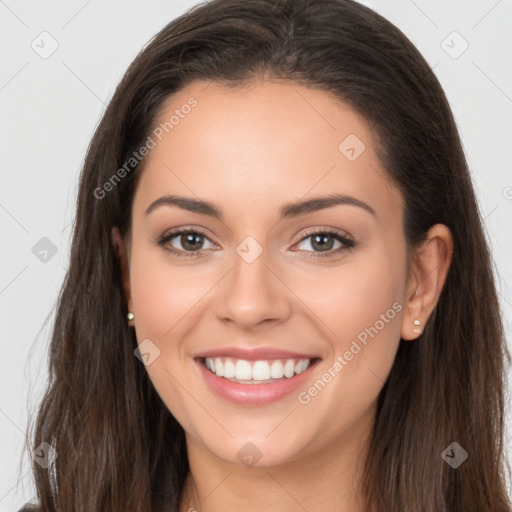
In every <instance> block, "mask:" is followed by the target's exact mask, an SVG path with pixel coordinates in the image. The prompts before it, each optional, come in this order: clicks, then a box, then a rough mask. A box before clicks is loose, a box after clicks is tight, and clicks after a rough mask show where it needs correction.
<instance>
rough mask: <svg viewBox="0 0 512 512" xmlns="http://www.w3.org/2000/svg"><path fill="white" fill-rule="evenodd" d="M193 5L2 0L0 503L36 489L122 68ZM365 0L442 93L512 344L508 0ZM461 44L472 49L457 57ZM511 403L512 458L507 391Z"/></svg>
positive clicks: (511, 32)
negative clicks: (89, 175)
mask: <svg viewBox="0 0 512 512" xmlns="http://www.w3.org/2000/svg"><path fill="white" fill-rule="evenodd" d="M196 3H197V2H196V1H194V0H166V1H164V0H151V1H147V2H135V1H124V2H121V1H120V0H118V1H115V0H107V1H103V2H99V1H98V0H89V1H84V0H73V1H67V2H65V1H64V0H56V1H50V2H25V3H21V2H15V1H14V0H5V1H4V0H0V52H1V59H2V60H1V62H2V65H1V69H0V107H1V112H2V114H1V118H0V119H1V123H0V127H1V128H0V129H1V134H0V136H1V140H2V152H1V167H0V168H1V172H2V186H1V189H0V224H1V236H2V251H1V253H0V254H1V264H0V311H1V315H2V336H3V339H2V348H3V350H2V358H1V361H0V364H1V371H0V389H1V403H0V432H1V436H0V460H1V461H2V471H1V474H0V510H1V511H9V512H14V511H16V510H17V509H18V507H19V506H21V504H23V503H24V502H26V501H28V500H29V499H31V498H32V497H33V496H34V495H35V490H34V486H33V483H32V479H31V475H30V473H29V467H28V458H27V456H25V457H24V458H23V461H22V459H21V456H22V447H23V443H24V442H25V438H26V436H25V431H26V426H27V419H28V414H34V413H35V411H36V407H37V404H38V402H39V400H40V398H41V396H42V393H43V390H44V387H45V382H46V358H47V347H48V339H49V334H50V330H49V328H48V327H46V328H43V322H44V320H45V318H46V317H47V316H48V315H49V314H52V315H53V307H54V305H55V301H56V298H57V294H58V291H59V288H60V285H61V283H62V280H63V278H64V275H65V271H66V268H67V264H68V252H69V242H70V239H69V237H70V234H71V233H70V232H71V229H70V228H71V222H72V220H73V215H74V210H75V194H76V187H77V178H78V173H79V170H80V167H81V164H82V160H83V157H84V154H85V150H86V148H87V145H88V143H89V140H90V138H91V136H92V134H93V130H94V128H95V126H96V125H97V123H98V121H99V119H100V116H101V115H102V113H103V110H104V107H105V104H106V103H107V102H108V100H109V99H110V97H111V95H112V93H113V91H114V88H115V86H116V84H117V83H118V81H119V80H120V78H121V76H122V74H123V73H124V71H125V69H126V67H127V66H128V64H129V63H130V62H131V61H132V60H133V58H134V57H135V56H136V54H137V53H138V51H139V50H140V49H141V48H142V47H143V46H144V45H145V44H146V43H147V42H148V40H149V39H150V38H151V37H152V36H153V35H154V34H155V33H156V32H157V31H158V30H159V29H160V28H162V27H163V26H164V25H165V24H166V23H167V22H168V21H170V20H171V19H173V18H175V17H176V16H178V15H179V14H181V13H183V12H184V11H185V10H187V9H188V8H189V7H191V6H193V5H195V4H196ZM362 3H365V4H366V5H368V6H370V7H372V8H374V9H375V10H376V11H378V12H379V13H381V14H382V15H384V16H385V17H386V18H387V19H389V20H390V21H392V22H393V23H394V24H395V25H397V26H398V27H399V28H400V29H401V30H403V31H404V32H405V33H406V35H407V36H408V37H409V38H410V39H411V40H412V42H413V43H414V44H415V45H416V46H417V47H418V49H419V50H420V51H421V52H422V54H423V55H424V56H425V58H426V59H427V61H428V62H429V64H430V65H431V67H433V69H434V71H435V73H436V75H437V76H438V78H439V80H440V82H441V84H442V86H443V87H444V90H445V91H446V94H447V96H448V99H449V101H450V103H451V106H452V109H453V111H454V114H455V118H456V120H457V123H458V126H459V129H460V133H461V136H462V140H463V143H464V148H465V151H466V155H467V158H468V161H469V164H470V167H471V170H472V173H473V177H474V183H475V187H476V189H477V193H478V197H479V201H480V206H481V210H482V213H483V215H484V217H485V226H486V229H487V231H488V236H489V240H490V243H491V246H492V250H493V255H494V258H495V262H496V269H497V276H498V286H499V290H500V296H501V306H502V311H503V314H504V321H505V327H506V332H507V339H508V340H509V345H510V344H511V343H510V339H511V336H510V334H511V324H512V322H511V320H512V290H511V285H512V258H511V257H510V255H511V254H512V229H511V222H510V218H511V216H512V172H511V168H512V166H511V163H512V152H511V145H512V70H511V64H510V63H511V62H512V44H511V43H512V2H511V0H499V1H497V0H479V1H475V0H474V1H472V2H468V1H467V0H466V1H464V0H451V1H450V2H446V1H442V0H435V1H427V0H414V1H413V0H387V1H385V0H373V1H372V2H370V1H363V2H362ZM43 31H46V32H48V33H49V34H51V38H53V39H54V40H55V41H56V42H57V43H58V48H57V49H56V51H55V52H54V53H53V54H52V55H50V56H49V57H48V58H42V57H41V56H40V55H39V54H38V53H36V51H34V50H33V49H32V47H31V45H32V42H33V41H35V42H34V43H33V44H34V46H36V45H39V48H38V51H39V52H43V51H48V50H49V49H51V44H52V41H51V39H50V38H49V37H48V36H40V34H41V32H43ZM454 31H456V32H457V33H458V34H460V36H458V35H456V34H455V35H453V34H452V33H453V32H454ZM42 38H43V42H41V39H42ZM44 38H45V39H44ZM462 38H463V39H462ZM464 40H465V41H467V43H468V44H469V47H468V48H467V50H466V51H465V52H464V53H462V54H461V55H460V56H458V58H453V57H456V56H457V54H458V53H459V52H460V51H461V50H462V49H463V48H464V44H465V43H464ZM443 41H445V42H444V43H443ZM53 44H55V43H53ZM43 45H44V48H43ZM36 48H37V46H36ZM450 53H451V55H450ZM44 56H46V55H44ZM43 237H47V238H48V239H50V240H51V241H52V243H53V244H54V245H55V246H56V249H57V253H56V254H55V255H54V256H53V257H50V256H51V253H50V254H49V255H48V256H47V259H48V261H46V262H44V261H41V260H40V259H39V258H41V257H43V256H44V254H40V255H39V258H38V257H36V255H35V254H34V253H33V252H32V248H33V247H34V245H35V244H36V243H37V242H38V241H39V240H40V239H41V238H43ZM51 319H53V316H52V317H51ZM50 325H51V324H50ZM509 377H510V373H509ZM507 407H508V421H507V425H508V432H507V439H506V444H507V450H508V454H509V457H512V446H511V434H510V429H511V425H512V414H511V411H510V409H511V405H510V399H508V402H507ZM470 456H471V454H470Z"/></svg>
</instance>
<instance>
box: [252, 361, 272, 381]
mask: <svg viewBox="0 0 512 512" xmlns="http://www.w3.org/2000/svg"><path fill="white" fill-rule="evenodd" d="M252 379H253V380H268V379H270V365H269V364H268V363H267V361H256V362H255V363H254V366H253V367H252Z"/></svg>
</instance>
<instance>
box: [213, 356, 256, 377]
mask: <svg viewBox="0 0 512 512" xmlns="http://www.w3.org/2000/svg"><path fill="white" fill-rule="evenodd" d="M215 373H217V372H215ZM217 376H219V377H222V375H219V374H218V373H217ZM235 378H236V379H237V380H251V378H252V371H251V363H249V361H244V360H243V359H239V360H238V361H237V362H236V364H235Z"/></svg>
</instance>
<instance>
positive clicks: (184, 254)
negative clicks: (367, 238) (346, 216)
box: [156, 228, 355, 259]
mask: <svg viewBox="0 0 512 512" xmlns="http://www.w3.org/2000/svg"><path fill="white" fill-rule="evenodd" d="M185 233H187V234H194V235H201V236H204V237H205V238H208V236H207V235H206V233H203V232H202V231H201V230H198V229H187V228H182V229H177V230H175V231H172V232H171V233H168V234H166V235H163V236H162V237H160V238H159V239H158V240H157V242H156V243H157V245H158V246H161V247H162V248H163V249H164V250H166V251H167V252H168V253H170V254H172V255H173V256H175V257H177V258H197V257H198V256H201V252H202V251H203V250H205V249H200V250H199V251H182V250H181V249H174V248H172V247H167V246H166V245H165V244H167V242H169V241H171V240H172V239H173V238H176V236H178V235H182V234H185ZM317 234H322V235H328V236H332V237H333V238H335V239H336V240H337V241H339V242H341V244H342V245H343V247H339V248H338V249H336V250H330V251H326V252H325V253H322V252H315V251H306V252H307V253H308V256H307V257H308V258H311V259H320V258H329V257H333V256H335V255H337V254H339V253H340V252H341V251H344V250H350V249H352V248H353V247H355V243H354V242H353V241H352V240H350V239H349V238H347V237H346V236H343V235H341V234H340V233H339V232H338V231H333V230H329V229H321V228H317V229H314V230H312V231H309V232H308V233H306V234H305V235H304V236H303V237H302V238H301V239H300V240H299V242H298V243H300V242H302V241H304V240H306V239H307V238H309V237H311V236H313V235H317Z"/></svg>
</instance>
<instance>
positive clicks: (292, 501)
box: [180, 411, 374, 512]
mask: <svg viewBox="0 0 512 512" xmlns="http://www.w3.org/2000/svg"><path fill="white" fill-rule="evenodd" d="M372 412H373V411H372ZM373 418H374V416H373V415H371V414H369V415H368V417H366V418H364V419H361V421H360V422H358V423H357V425H353V426H352V428H351V429H350V431H348V432H347V431H346V432H344V433H343V435H342V436H340V437H339V438H338V439H335V440H334V441H333V442H330V443H328V444H325V445H324V446H323V447H322V448H321V449H319V450H316V451H315V452H314V453H311V454H309V455H306V456H303V457H301V458H297V459H294V460H293V461H288V462H286V463H284V464H281V465H277V466H266V467H259V466H258V465H256V466H254V467H245V466H240V465H236V464H232V463H229V462H226V461H225V460H222V459H220V458H218V457H216V456H215V455H214V454H212V453H211V452H210V451H209V450H207V449H206V448H205V447H204V445H203V444H200V443H197V442H196V441H195V440H193V439H191V438H190V437H189V436H188V435H187V449H188V456H189V463H190V472H189V474H188V477H187V481H186V483H185V488H184V492H183V495H182V496H183V499H182V501H181V506H180V512H195V511H197V512H221V511H222V512H224V511H225V510H236V509H239V510H244V512H256V511H258V512H259V511H261V510H266V511H268V512H292V511H293V512H297V511H298V510H314V511H315V512H324V511H325V512H327V511H328V512H332V510H338V511H340V512H349V511H350V512H363V510H364V506H363V502H362V498H361V497H360V495H359V494H358V488H359V484H360V481H361V477H362V472H363V470H364V465H365V462H366V449H367V442H368V439H369V435H370V433H371V427H372V426H373Z"/></svg>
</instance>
